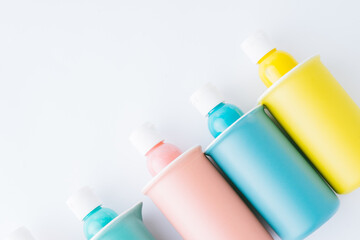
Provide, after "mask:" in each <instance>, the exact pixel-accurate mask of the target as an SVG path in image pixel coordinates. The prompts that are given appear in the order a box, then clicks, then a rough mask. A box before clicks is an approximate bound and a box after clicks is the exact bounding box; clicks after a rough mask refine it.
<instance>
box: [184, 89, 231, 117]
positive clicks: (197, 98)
mask: <svg viewBox="0 0 360 240" xmlns="http://www.w3.org/2000/svg"><path fill="white" fill-rule="evenodd" d="M190 101H191V103H192V105H194V107H195V108H196V109H197V110H198V111H199V112H200V114H201V115H203V116H207V115H208V113H209V112H210V111H211V110H213V109H214V108H215V107H216V106H217V105H219V104H220V103H222V102H224V101H225V99H224V97H223V95H222V93H221V92H220V91H219V89H218V88H217V87H216V86H214V84H212V83H207V84H205V85H204V86H202V87H201V88H199V89H198V90H196V91H195V92H194V93H193V94H192V95H191V97H190Z"/></svg>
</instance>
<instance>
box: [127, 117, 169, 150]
mask: <svg viewBox="0 0 360 240" xmlns="http://www.w3.org/2000/svg"><path fill="white" fill-rule="evenodd" d="M129 139H130V142H131V143H132V144H133V145H134V147H135V148H136V149H137V150H138V151H139V152H140V153H141V154H142V155H146V154H147V152H149V151H150V150H151V149H152V148H153V147H155V146H156V145H157V144H158V143H160V142H162V141H164V140H165V139H164V138H163V137H162V136H161V135H160V134H159V133H158V131H157V130H156V128H155V126H154V125H153V124H152V123H150V122H146V123H144V124H143V125H142V126H140V127H139V128H137V129H135V130H134V131H133V132H132V133H131V135H130V138H129Z"/></svg>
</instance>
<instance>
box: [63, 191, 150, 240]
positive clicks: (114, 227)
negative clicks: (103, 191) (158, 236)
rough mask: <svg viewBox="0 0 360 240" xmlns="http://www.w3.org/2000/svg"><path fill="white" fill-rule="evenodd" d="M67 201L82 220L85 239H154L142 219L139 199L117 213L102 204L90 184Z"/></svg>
mask: <svg viewBox="0 0 360 240" xmlns="http://www.w3.org/2000/svg"><path fill="white" fill-rule="evenodd" d="M67 204H68V206H69V208H70V209H71V210H72V211H73V212H74V214H75V215H76V216H77V217H78V219H79V220H80V221H82V222H83V223H84V227H83V229H84V234H85V237H86V239H92V240H116V239H129V240H138V239H144V240H154V238H153V237H152V235H151V234H150V232H149V231H148V230H147V229H146V227H145V225H144V224H143V221H142V214H141V209H142V203H139V204H137V205H136V206H134V207H133V208H131V209H129V210H128V211H126V212H124V213H123V214H121V215H118V214H117V213H116V212H115V211H113V210H111V209H109V208H104V207H102V202H101V201H100V199H99V198H98V197H97V196H96V195H95V194H94V193H93V191H92V190H91V189H90V188H89V187H84V188H81V189H80V190H79V191H78V192H77V193H75V194H74V195H73V196H71V197H70V198H69V199H68V201H67Z"/></svg>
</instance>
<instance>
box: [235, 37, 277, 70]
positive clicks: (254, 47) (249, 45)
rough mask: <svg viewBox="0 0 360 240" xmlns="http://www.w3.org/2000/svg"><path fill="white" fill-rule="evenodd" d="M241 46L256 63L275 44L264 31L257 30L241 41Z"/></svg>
mask: <svg viewBox="0 0 360 240" xmlns="http://www.w3.org/2000/svg"><path fill="white" fill-rule="evenodd" d="M241 48H242V50H243V51H244V52H245V54H246V55H247V56H248V57H249V58H250V60H251V61H252V62H253V63H257V62H258V61H259V60H260V59H261V58H262V57H264V56H265V55H266V54H267V53H268V52H270V51H271V50H273V49H274V48H275V46H274V44H273V43H272V42H271V41H270V40H269V39H268V37H267V36H266V34H265V33H263V32H261V31H257V32H255V33H254V34H252V35H250V36H249V37H248V38H247V39H245V40H244V41H243V42H242V43H241Z"/></svg>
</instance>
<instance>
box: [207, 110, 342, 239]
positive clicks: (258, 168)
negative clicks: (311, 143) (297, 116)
mask: <svg viewBox="0 0 360 240" xmlns="http://www.w3.org/2000/svg"><path fill="white" fill-rule="evenodd" d="M205 153H206V154H207V155H209V156H210V157H211V158H212V159H213V160H214V162H215V163H216V164H217V165H218V166H219V167H220V169H221V170H222V171H223V172H224V173H225V174H226V175H227V176H228V177H229V179H230V180H231V181H232V182H233V184H234V185H235V186H236V187H237V188H238V189H239V190H240V192H241V193H242V194H243V195H244V196H245V197H246V198H247V199H248V200H249V202H250V203H251V204H252V205H253V206H254V207H255V209H256V210H257V211H258V212H259V213H260V214H261V215H262V217H263V218H264V219H265V220H266V221H267V222H268V223H269V225H270V226H271V227H272V228H273V229H274V230H275V232H276V233H277V234H278V235H279V236H280V237H281V238H282V239H303V238H305V237H306V236H307V235H309V234H310V233H311V232H313V231H315V230H316V229H317V228H318V227H320V226H321V225H322V224H323V223H325V222H326V221H327V220H328V219H329V218H330V217H331V216H332V215H333V214H334V213H335V212H336V210H337V208H338V205H339V200H338V198H337V197H336V195H335V194H334V193H333V191H332V190H331V189H330V188H329V187H328V185H327V184H326V183H325V182H324V181H323V180H322V178H321V177H320V176H319V174H318V173H317V172H316V171H315V170H314V169H313V168H312V167H311V166H310V164H309V163H308V162H307V160H306V159H305V158H304V157H303V156H302V155H301V154H300V153H299V152H298V151H297V149H296V148H295V147H294V146H293V145H292V144H291V142H290V141H289V139H287V137H285V135H284V134H283V133H282V132H281V130H280V129H279V128H278V127H277V126H276V125H275V123H274V122H273V121H272V120H271V119H270V118H269V117H268V116H267V115H266V113H265V112H264V107H263V106H259V107H257V108H255V109H254V110H252V111H251V112H249V113H247V114H246V115H244V116H243V117H242V118H241V119H239V120H238V121H237V122H235V123H234V124H233V125H232V126H231V127H230V128H229V129H227V130H226V131H225V132H224V133H223V134H222V135H221V136H219V137H218V138H217V139H215V141H214V142H213V143H212V144H211V145H210V146H209V147H208V149H207V150H206V152H205Z"/></svg>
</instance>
